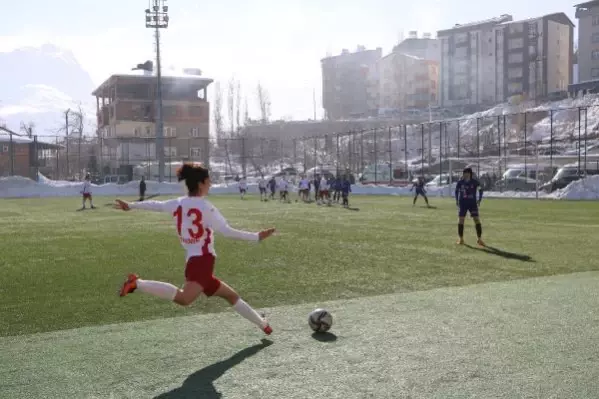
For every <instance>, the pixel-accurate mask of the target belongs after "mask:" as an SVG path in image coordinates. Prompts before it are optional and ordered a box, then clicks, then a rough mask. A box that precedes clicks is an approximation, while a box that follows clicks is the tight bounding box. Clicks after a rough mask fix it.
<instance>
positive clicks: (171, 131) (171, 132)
mask: <svg viewBox="0 0 599 399" xmlns="http://www.w3.org/2000/svg"><path fill="white" fill-rule="evenodd" d="M176 136H177V129H175V128H174V127H170V126H167V127H165V128H164V137H176Z"/></svg>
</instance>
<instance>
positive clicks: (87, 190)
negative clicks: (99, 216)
mask: <svg viewBox="0 0 599 399" xmlns="http://www.w3.org/2000/svg"><path fill="white" fill-rule="evenodd" d="M81 195H82V197H83V206H82V207H81V210H84V209H85V202H86V201H87V200H89V207H90V208H91V209H96V207H95V206H94V203H93V200H92V181H91V176H90V175H89V173H88V174H86V175H85V180H84V181H83V189H82V190H81Z"/></svg>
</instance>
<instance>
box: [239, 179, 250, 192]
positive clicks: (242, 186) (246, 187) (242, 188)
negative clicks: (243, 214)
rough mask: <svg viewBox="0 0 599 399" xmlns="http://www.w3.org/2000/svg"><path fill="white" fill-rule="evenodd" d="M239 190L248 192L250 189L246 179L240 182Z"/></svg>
mask: <svg viewBox="0 0 599 399" xmlns="http://www.w3.org/2000/svg"><path fill="white" fill-rule="evenodd" d="M239 189H240V190H247V189H248V184H247V182H246V181H245V180H244V179H241V180H239Z"/></svg>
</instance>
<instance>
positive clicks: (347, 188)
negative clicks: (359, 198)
mask: <svg viewBox="0 0 599 399" xmlns="http://www.w3.org/2000/svg"><path fill="white" fill-rule="evenodd" d="M349 193H351V182H350V181H349V178H348V177H347V176H344V177H343V181H342V182H341V198H343V207H344V208H349Z"/></svg>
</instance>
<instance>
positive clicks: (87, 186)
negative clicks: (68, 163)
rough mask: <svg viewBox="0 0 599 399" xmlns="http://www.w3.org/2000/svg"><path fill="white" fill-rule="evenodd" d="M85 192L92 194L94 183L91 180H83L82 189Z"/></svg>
mask: <svg viewBox="0 0 599 399" xmlns="http://www.w3.org/2000/svg"><path fill="white" fill-rule="evenodd" d="M81 192H82V193H83V194H91V193H92V183H91V182H89V181H87V180H86V181H84V182H83V190H81Z"/></svg>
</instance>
